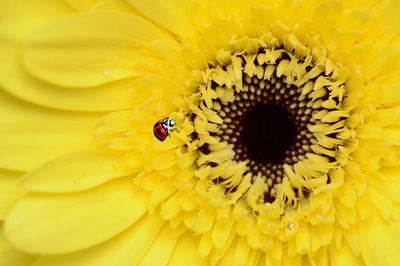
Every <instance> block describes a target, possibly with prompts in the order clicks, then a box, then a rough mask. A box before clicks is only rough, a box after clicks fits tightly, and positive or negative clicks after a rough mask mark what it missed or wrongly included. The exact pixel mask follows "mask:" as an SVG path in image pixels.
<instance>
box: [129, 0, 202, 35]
mask: <svg viewBox="0 0 400 266" xmlns="http://www.w3.org/2000/svg"><path fill="white" fill-rule="evenodd" d="M127 2H128V3H129V4H131V5H132V6H133V7H134V8H135V9H136V10H137V11H139V12H140V13H142V14H143V15H144V16H146V17H147V18H149V19H150V20H151V21H154V22H155V23H156V24H158V25H161V26H162V27H164V28H165V29H167V30H168V31H170V32H172V33H174V34H176V35H178V36H179V37H181V38H186V37H190V36H192V35H193V34H194V33H193V29H192V25H191V23H190V17H189V16H190V13H189V10H188V6H187V5H188V4H187V2H185V1H182V0H174V1H172V0H147V1H141V0H127Z"/></svg>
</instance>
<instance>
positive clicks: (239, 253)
mask: <svg viewBox="0 0 400 266" xmlns="http://www.w3.org/2000/svg"><path fill="white" fill-rule="evenodd" d="M249 252H250V246H249V244H248V243H247V239H246V238H244V237H240V238H238V240H237V242H236V250H235V256H234V258H233V265H244V264H245V262H246V260H247V257H248V256H249Z"/></svg>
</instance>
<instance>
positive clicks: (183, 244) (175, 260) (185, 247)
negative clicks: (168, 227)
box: [168, 233, 208, 266]
mask: <svg viewBox="0 0 400 266" xmlns="http://www.w3.org/2000/svg"><path fill="white" fill-rule="evenodd" d="M198 242H199V241H198V238H196V237H194V236H193V234H192V233H186V234H184V235H183V236H181V237H180V238H179V240H178V243H177V244H176V247H175V249H174V251H173V253H172V256H171V259H170V261H169V263H168V265H170V266H181V265H182V266H183V265H187V264H190V266H192V265H193V266H197V265H208V260H207V259H205V258H200V256H199V252H198V251H197V247H198Z"/></svg>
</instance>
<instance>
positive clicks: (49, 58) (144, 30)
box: [22, 12, 172, 87]
mask: <svg viewBox="0 0 400 266" xmlns="http://www.w3.org/2000/svg"><path fill="white" fill-rule="evenodd" d="M168 38H169V37H168V35H166V34H163V33H161V32H160V31H159V30H158V29H157V28H156V27H155V26H153V25H152V24H151V23H149V22H147V21H146V20H144V19H141V18H139V17H137V16H134V15H128V14H124V13H119V12H93V13H80V14H75V15H70V16H65V17H62V18H60V19H58V20H55V21H53V22H51V23H49V24H46V25H45V26H43V27H41V28H39V29H37V30H36V31H35V32H34V33H33V34H32V35H31V36H30V37H29V38H28V40H27V41H26V42H25V44H24V47H23V52H22V55H23V61H24V64H25V66H26V67H27V69H28V70H29V71H30V72H31V73H32V74H34V75H35V76H37V77H39V78H40V79H43V80H45V81H47V82H50V83H53V84H57V85H61V86H66V87H91V86H96V85H100V84H104V83H108V82H111V81H115V80H120V79H124V78H128V77H132V76H139V75H143V74H146V73H150V72H155V70H156V69H157V68H158V67H159V65H162V62H156V63H155V62H154V59H152V57H153V54H152V53H151V51H150V50H149V49H147V47H151V43H152V42H153V41H154V40H156V39H167V40H168ZM171 41H172V40H171ZM143 59H146V60H144V61H141V60H143Z"/></svg>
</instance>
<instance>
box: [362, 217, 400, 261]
mask: <svg viewBox="0 0 400 266" xmlns="http://www.w3.org/2000/svg"><path fill="white" fill-rule="evenodd" d="M358 234H359V238H360V248H361V249H360V250H361V256H362V258H363V259H364V262H365V264H366V265H367V266H375V265H388V266H397V265H399V262H400V253H399V239H400V238H399V237H400V223H399V221H398V220H393V221H389V222H385V221H384V220H383V219H382V218H381V217H380V216H379V214H378V213H377V212H376V211H371V215H370V216H369V217H368V219H366V220H365V222H363V223H360V225H359V226H358Z"/></svg>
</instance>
